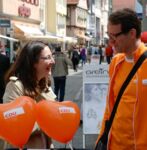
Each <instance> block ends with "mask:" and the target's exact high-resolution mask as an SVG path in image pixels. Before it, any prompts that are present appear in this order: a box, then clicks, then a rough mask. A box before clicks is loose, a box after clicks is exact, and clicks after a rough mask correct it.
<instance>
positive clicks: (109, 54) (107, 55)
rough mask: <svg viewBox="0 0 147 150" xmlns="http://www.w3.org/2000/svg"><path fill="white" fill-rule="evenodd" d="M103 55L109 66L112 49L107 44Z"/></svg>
mask: <svg viewBox="0 0 147 150" xmlns="http://www.w3.org/2000/svg"><path fill="white" fill-rule="evenodd" d="M105 55H106V60H107V63H108V64H110V62H111V59H112V57H113V48H112V46H111V45H110V44H108V45H107V47H106V48H105Z"/></svg>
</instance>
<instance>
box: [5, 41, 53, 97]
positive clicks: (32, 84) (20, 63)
mask: <svg viewBox="0 0 147 150" xmlns="http://www.w3.org/2000/svg"><path fill="white" fill-rule="evenodd" d="M46 46H48V45H47V44H46V43H44V42H42V41H31V42H28V43H27V44H26V45H25V46H24V47H23V48H22V50H21V52H20V54H19V55H18V57H17V59H16V61H15V62H14V64H13V65H12V67H11V68H10V70H9V71H8V73H7V75H6V78H5V79H6V83H7V82H9V78H10V77H11V76H16V77H17V78H18V79H19V80H20V81H21V82H22V84H23V86H24V92H25V95H28V96H31V97H33V98H34V97H36V96H37V95H38V94H39V93H40V91H42V90H45V89H46V87H47V84H48V85H50V84H51V82H50V80H49V79H48V81H46V79H45V78H43V79H41V80H40V81H39V83H38V82H37V76H36V74H37V73H36V69H35V67H34V64H36V63H37V62H38V61H39V57H40V54H41V51H42V50H43V49H44V47H46Z"/></svg>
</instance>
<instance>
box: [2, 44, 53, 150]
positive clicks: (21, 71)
mask: <svg viewBox="0 0 147 150" xmlns="http://www.w3.org/2000/svg"><path fill="white" fill-rule="evenodd" d="M53 64H54V59H53V57H52V53H51V50H50V48H49V47H48V45H47V44H46V43H43V42H41V41H30V42H28V43H27V44H26V45H25V46H24V47H23V49H22V50H21V52H20V54H19V55H18V56H17V58H16V61H15V62H14V64H13V65H12V67H11V68H10V70H9V72H8V74H7V76H6V81H7V85H6V90H5V93H4V96H3V100H4V102H5V103H6V102H10V101H12V100H15V99H16V98H17V97H19V96H23V95H25V96H29V97H31V98H33V99H34V100H35V101H36V102H38V101H41V100H42V99H45V100H53V101H54V99H55V98H56V96H55V94H54V93H53V91H52V89H51V80H50V78H49V76H50V73H51V67H52V65H53ZM40 115H41V114H40ZM24 125H25V124H24ZM50 145H51V139H50V138H48V137H47V135H46V134H45V133H44V132H43V131H41V130H40V129H39V128H38V127H36V126H34V129H33V131H32V134H31V136H30V138H29V140H28V142H27V144H26V145H25V146H24V147H26V148H33V149H34V148H35V149H44V148H50ZM9 147H11V146H10V145H8V144H7V148H9ZM5 148H6V147H5Z"/></svg>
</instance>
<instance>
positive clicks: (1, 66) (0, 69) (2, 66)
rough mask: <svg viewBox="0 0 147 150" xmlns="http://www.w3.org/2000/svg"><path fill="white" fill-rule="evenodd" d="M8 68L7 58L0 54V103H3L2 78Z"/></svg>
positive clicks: (8, 61)
mask: <svg viewBox="0 0 147 150" xmlns="http://www.w3.org/2000/svg"><path fill="white" fill-rule="evenodd" d="M9 67H10V60H9V57H7V56H6V55H4V54H2V53H1V52H0V103H3V100H2V97H3V94H4V92H5V81H4V76H5V73H6V72H7V70H8V69H9Z"/></svg>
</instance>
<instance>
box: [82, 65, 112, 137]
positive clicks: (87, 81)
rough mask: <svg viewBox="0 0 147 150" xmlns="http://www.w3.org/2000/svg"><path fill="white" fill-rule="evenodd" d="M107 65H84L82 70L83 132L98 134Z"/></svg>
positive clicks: (103, 106) (104, 101) (106, 77)
mask: <svg viewBox="0 0 147 150" xmlns="http://www.w3.org/2000/svg"><path fill="white" fill-rule="evenodd" d="M108 81H109V78H108V65H107V64H105V65H94V64H90V65H85V66H84V68H83V132H84V134H98V133H99V130H100V127H101V122H102V118H103V113H104V109H105V104H106V95H107V89H108Z"/></svg>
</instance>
